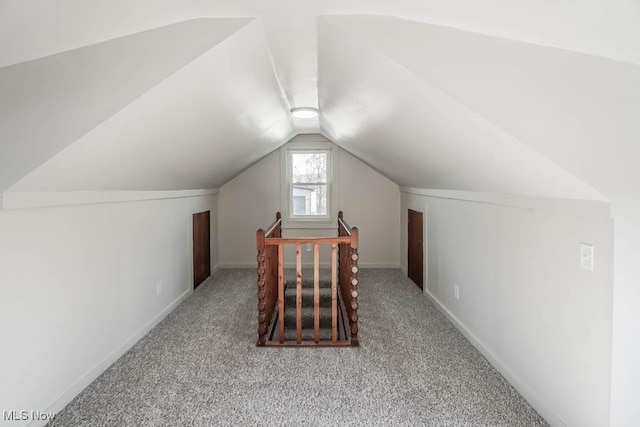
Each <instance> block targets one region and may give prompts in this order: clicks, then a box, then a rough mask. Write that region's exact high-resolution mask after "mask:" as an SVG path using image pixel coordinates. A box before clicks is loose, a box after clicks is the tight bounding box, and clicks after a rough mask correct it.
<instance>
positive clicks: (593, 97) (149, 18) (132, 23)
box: [0, 0, 640, 200]
mask: <svg viewBox="0 0 640 427" xmlns="http://www.w3.org/2000/svg"><path fill="white" fill-rule="evenodd" d="M511 3H514V4H511ZM515 3H517V4H515ZM373 15H375V16H373ZM638 20H640V6H639V5H638V4H637V2H634V1H632V0H606V1H605V0H589V1H587V2H580V4H578V3H566V2H552V1H547V0H525V1H522V2H504V1H502V0H484V1H480V2H479V1H472V0H449V1H440V0H433V1H425V2H413V1H406V2H405V1H399V2H389V1H383V0H367V1H364V0H343V1H337V0H318V1H315V2H301V1H299V0H273V1H264V0H234V1H232V0H219V1H215V2H212V1H204V0H190V1H186V2H175V1H171V0H140V1H137V2H130V1H125V0H113V1H110V2H99V1H86V0H66V1H62V0H51V1H39V0H19V1H18V0H7V1H5V2H3V3H2V4H1V5H0V67H3V68H0V191H5V190H7V189H9V188H10V190H11V191H31V190H39V191H41V190H56V191H65V190H166V189H189V188H202V187H217V186H220V185H222V184H223V183H224V182H226V181H228V180H229V179H231V178H232V177H233V176H235V175H236V174H237V173H239V172H240V171H241V170H243V169H244V168H245V167H247V166H248V165H249V164H251V163H252V162H254V161H256V160H257V159H259V158H260V157H262V156H264V155H266V154H267V153H269V152H270V151H272V150H273V149H275V148H277V147H278V146H279V145H280V144H282V143H284V142H286V141H287V140H288V139H290V138H291V137H292V136H293V135H295V134H296V133H311V132H319V131H321V132H322V133H324V134H325V135H326V136H328V137H330V138H331V139H333V140H334V141H335V142H336V143H338V144H339V145H341V146H343V147H344V148H345V149H347V150H348V151H351V152H352V153H354V154H356V155H357V156H359V157H360V158H362V159H363V160H364V161H365V162H367V163H369V164H370V165H371V166H372V167H374V168H375V169H377V170H379V171H381V172H382V173H384V174H385V175H387V176H388V177H390V178H392V179H393V180H394V181H395V182H397V183H398V184H401V185H408V186H416V187H422V188H441V189H460V190H468V191H485V192H499V193H517V194H526V195H536V196H549V197H569V198H586V199H598V200H601V199H606V198H608V197H611V194H612V193H613V192H615V191H618V190H619V189H620V185H626V186H627V187H626V188H627V189H628V190H630V189H634V188H636V187H635V186H636V185H637V184H635V182H638V181H640V180H639V179H634V178H637V177H636V172H635V167H634V163H635V162H634V159H637V158H640V156H638V155H639V154H640V152H639V151H638V150H639V148H638V144H636V143H635V142H634V141H638V140H640V124H639V123H640V121H638V120H637V117H638V114H640V95H639V92H640V89H639V87H640V84H639V78H640V72H639V71H640V70H639V68H638V67H639V66H638V64H640V45H638V43H637V41H638V40H640V26H639V25H636V24H637V22H638ZM299 106H311V107H319V108H320V112H321V114H320V118H319V120H312V121H300V120H293V119H291V118H290V116H289V114H288V110H289V109H290V108H292V107H299ZM630 171H631V172H630ZM631 181H633V182H634V183H633V184H630V183H629V182H631Z"/></svg>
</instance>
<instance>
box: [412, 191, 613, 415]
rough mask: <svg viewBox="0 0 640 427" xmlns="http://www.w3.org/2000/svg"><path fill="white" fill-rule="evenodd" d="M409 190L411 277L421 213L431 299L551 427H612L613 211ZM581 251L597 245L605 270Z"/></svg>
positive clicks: (597, 256) (562, 203)
mask: <svg viewBox="0 0 640 427" xmlns="http://www.w3.org/2000/svg"><path fill="white" fill-rule="evenodd" d="M404 191H407V192H403V193H402V202H401V206H402V226H401V230H402V231H401V233H402V234H401V242H402V244H401V246H400V247H401V255H400V261H401V265H402V266H403V268H406V264H407V250H406V248H407V244H406V242H407V238H406V233H407V224H406V218H407V214H406V210H407V209H408V208H410V209H415V210H420V211H423V212H425V221H426V222H427V224H426V227H425V228H426V234H427V239H428V240H427V241H428V254H427V255H425V257H428V278H427V280H428V285H427V288H426V291H425V292H426V293H427V294H428V295H429V296H430V297H431V298H432V299H433V300H434V301H435V302H436V304H437V305H439V307H440V308H441V309H442V310H443V311H444V312H445V313H446V314H447V315H448V316H449V318H450V319H451V320H452V321H453V322H454V324H456V326H457V327H458V328H459V329H461V330H462V332H463V333H464V334H465V335H466V336H467V337H468V338H469V339H470V340H471V341H472V342H473V343H474V345H475V346H476V347H478V348H479V350H480V351H481V352H482V353H483V354H484V355H485V356H486V357H487V358H488V359H489V360H490V361H491V362H492V364H494V366H496V367H497V368H498V369H499V370H500V372H501V373H502V374H503V375H504V376H505V377H506V378H507V379H508V380H509V381H510V382H511V383H512V384H513V385H514V386H515V387H516V389H518V391H519V392H520V393H521V394H522V395H523V396H524V397H525V398H526V399H527V400H529V402H530V403H531V404H532V405H533V406H534V407H535V408H536V410H537V411H538V412H539V413H540V414H541V415H543V416H544V417H545V418H546V419H547V421H549V422H550V424H551V425H568V426H605V425H608V424H609V399H610V382H611V334H612V331H611V329H612V292H613V291H612V284H613V253H612V252H613V228H612V220H611V217H610V212H609V205H608V204H606V203H601V202H578V201H569V200H544V199H533V198H524V197H506V196H501V197H497V196H490V195H485V194H480V193H476V194H474V193H463V192H451V191H439V192H437V191H425V190H415V189H404ZM580 242H584V243H589V244H593V245H594V246H595V269H594V271H587V270H582V269H580V268H579V263H578V261H579V255H578V254H579V252H578V248H579V243H580ZM454 284H456V285H458V286H459V288H460V299H459V300H456V299H455V298H454V297H453V295H454V293H453V286H454Z"/></svg>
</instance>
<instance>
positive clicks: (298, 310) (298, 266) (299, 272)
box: [296, 244, 302, 344]
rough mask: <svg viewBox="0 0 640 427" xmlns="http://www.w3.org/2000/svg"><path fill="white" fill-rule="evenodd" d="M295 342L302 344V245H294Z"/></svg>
mask: <svg viewBox="0 0 640 427" xmlns="http://www.w3.org/2000/svg"><path fill="white" fill-rule="evenodd" d="M296 341H297V342H298V344H300V343H301V342H302V245H300V244H297V245H296Z"/></svg>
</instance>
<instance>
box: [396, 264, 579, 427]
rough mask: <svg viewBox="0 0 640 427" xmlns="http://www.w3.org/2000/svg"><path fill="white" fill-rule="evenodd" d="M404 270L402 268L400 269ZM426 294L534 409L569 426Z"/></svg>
mask: <svg viewBox="0 0 640 427" xmlns="http://www.w3.org/2000/svg"><path fill="white" fill-rule="evenodd" d="M400 268H401V269H402V267H400ZM424 294H425V295H426V297H427V298H429V300H430V301H431V302H433V304H434V305H435V306H436V308H437V309H438V310H440V312H441V313H442V314H444V315H445V317H446V318H447V319H448V320H449V322H451V323H452V324H453V326H455V327H456V329H458V330H459V331H460V333H462V335H464V337H465V338H466V339H467V340H468V341H469V342H470V343H471V344H472V345H473V346H474V347H475V348H476V349H478V351H480V353H481V354H482V355H483V356H484V357H485V358H486V359H487V360H488V361H489V363H491V365H492V366H493V367H494V368H496V369H497V370H498V372H500V374H501V375H502V376H503V377H504V378H505V379H506V380H507V381H508V382H509V384H511V385H512V386H513V387H514V388H515V389H516V390H517V391H518V393H520V394H521V395H522V397H524V398H525V399H526V400H527V402H529V403H530V404H531V406H533V408H534V409H535V410H536V411H537V412H538V413H539V414H540V415H542V416H543V417H544V419H545V420H546V421H547V422H548V423H549V424H550V425H551V426H553V427H566V426H567V424H566V423H565V422H564V421H563V420H562V418H560V416H558V414H556V413H555V412H554V411H553V410H552V409H551V408H550V407H549V406H548V405H547V404H546V402H545V400H544V399H543V398H542V397H541V396H540V395H538V394H537V393H536V392H535V391H533V390H532V389H531V387H529V386H528V385H527V384H526V383H525V382H524V381H523V380H522V379H521V378H520V377H519V376H518V375H516V374H515V373H514V372H513V371H511V369H509V368H508V367H507V366H506V365H505V364H504V363H502V361H501V360H500V359H499V358H498V357H496V356H495V355H494V354H493V353H492V352H491V351H490V350H489V349H488V348H487V347H486V346H485V345H484V344H483V343H482V341H480V339H478V338H477V337H476V336H475V335H474V334H473V333H472V332H470V331H469V330H468V329H467V328H466V326H465V325H464V324H463V323H462V322H461V321H460V320H459V319H458V318H457V317H456V316H455V315H454V314H453V313H451V312H450V311H449V310H448V309H447V308H446V307H445V306H444V305H443V304H442V303H441V302H440V301H439V300H438V299H437V298H436V297H435V296H434V295H433V294H431V292H429V291H428V290H426V289H425V291H424Z"/></svg>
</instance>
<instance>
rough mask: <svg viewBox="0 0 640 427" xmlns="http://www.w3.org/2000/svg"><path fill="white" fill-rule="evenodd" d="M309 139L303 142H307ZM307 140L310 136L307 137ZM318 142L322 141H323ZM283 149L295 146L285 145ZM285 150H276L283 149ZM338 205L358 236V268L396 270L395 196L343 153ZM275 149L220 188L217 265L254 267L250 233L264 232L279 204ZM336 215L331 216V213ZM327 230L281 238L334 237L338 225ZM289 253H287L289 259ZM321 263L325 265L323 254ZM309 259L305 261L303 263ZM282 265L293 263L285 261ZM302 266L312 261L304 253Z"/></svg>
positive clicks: (338, 163)
mask: <svg viewBox="0 0 640 427" xmlns="http://www.w3.org/2000/svg"><path fill="white" fill-rule="evenodd" d="M309 138H310V137H307V138H304V139H305V141H309ZM311 138H312V137H311ZM318 140H321V141H326V140H325V139H324V138H323V137H318ZM288 144H295V142H290V143H288ZM287 146H288V145H285V146H284V147H282V148H281V149H286V147H287ZM336 154H337V156H336V157H337V159H335V160H334V161H335V162H336V166H337V168H338V171H337V172H338V181H339V183H338V189H337V190H338V206H337V208H336V210H342V211H343V212H344V215H345V219H346V220H347V221H348V223H349V225H351V226H357V227H358V229H359V232H360V249H359V253H360V265H361V266H362V267H397V266H398V261H399V260H398V242H399V239H400V237H399V234H398V233H399V230H400V217H399V212H398V206H399V205H400V191H399V188H398V186H397V185H396V184H394V183H393V182H391V181H389V180H388V179H387V178H385V177H384V176H382V175H380V174H379V173H378V172H376V171H374V170H373V169H371V168H370V167H369V166H367V165H365V164H364V163H362V162H361V161H360V160H358V159H356V158H355V157H353V156H352V155H351V154H349V153H347V152H346V151H344V150H342V149H338V150H337V153H336ZM280 162H281V157H280V150H276V151H275V152H273V153H271V154H270V155H268V156H267V157H265V158H264V159H262V160H260V161H259V162H258V163H256V164H254V165H253V166H251V167H250V168H249V169H247V170H246V171H244V172H243V173H242V174H240V175H238V176H237V177H236V178H234V179H233V180H231V181H230V182H228V183H227V184H225V185H224V186H222V187H221V188H220V194H219V198H220V199H219V203H220V224H222V226H221V227H220V265H221V266H227V267H231V266H236V267H255V266H256V265H257V264H256V247H255V234H256V230H257V229H258V228H263V229H264V228H266V227H268V226H269V225H270V224H271V223H272V222H273V221H274V219H275V213H276V212H277V211H283V212H284V210H283V208H282V207H281V206H280V203H281V197H280V195H281V194H280V193H281V189H280V179H281V167H284V165H281V164H280ZM334 214H335V213H334ZM329 227H330V228H328V229H317V228H314V229H285V230H283V235H284V236H286V237H300V236H302V237H306V236H318V237H319V236H337V225H334V224H331V225H330V226H329ZM290 254H291V252H288V255H290ZM322 255H323V256H322V257H321V263H323V264H324V263H326V262H329V258H328V253H324V252H323V254H322ZM307 257H308V258H307ZM285 262H287V264H291V263H292V262H293V263H295V258H291V256H287V259H286V260H285ZM304 262H305V263H307V262H312V258H311V257H310V253H309V254H306V253H305V259H304Z"/></svg>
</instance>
